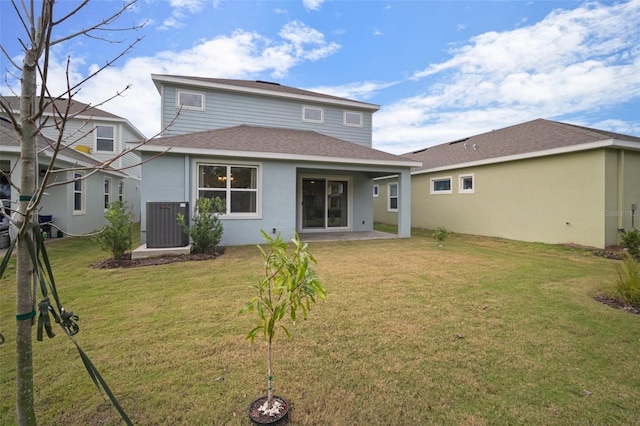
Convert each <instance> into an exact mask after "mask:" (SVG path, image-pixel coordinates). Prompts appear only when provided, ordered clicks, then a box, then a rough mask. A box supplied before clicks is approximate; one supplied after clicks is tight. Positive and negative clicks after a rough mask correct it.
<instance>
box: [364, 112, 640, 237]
mask: <svg viewBox="0 0 640 426" xmlns="http://www.w3.org/2000/svg"><path fill="white" fill-rule="evenodd" d="M403 157H405V158H408V159H411V160H414V161H420V162H422V166H421V167H418V168H415V169H413V171H412V187H411V188H412V191H411V198H412V204H411V205H412V215H411V217H412V224H413V226H414V227H417V228H424V229H435V228H436V227H439V226H444V227H446V228H447V229H448V230H450V231H453V232H459V233H465V234H476V235H487V236H495V237H502V238H509V239H515V240H522V241H538V242H545V243H553V244H560V243H572V244H579V245H584V246H591V247H598V248H604V247H606V246H610V245H615V244H617V243H618V242H619V232H618V230H619V229H625V230H630V229H633V228H634V227H635V228H636V229H640V215H639V210H638V204H640V137H637V136H629V135H622V134H618V133H612V132H607V131H603V130H597V129H591V128H586V127H581V126H575V125H570V124H566V123H560V122H555V121H549V120H543V119H538V120H533V121H529V122H526V123H522V124H518V125H515V126H510V127H506V128H504V129H499V130H494V131H491V132H487V133H483V134H479V135H475V136H470V137H468V138H464V139H459V140H456V141H453V142H449V143H444V144H440V145H436V146H432V147H429V148H425V149H422V150H418V151H415V152H411V153H408V154H405V155H403ZM396 182H397V178H396V177H395V176H388V177H385V178H383V179H377V180H376V181H375V185H376V188H377V190H378V196H377V197H376V196H375V195H374V205H375V214H374V217H375V220H376V221H378V222H383V223H390V224H393V223H396V218H397V213H396V212H395V211H393V209H392V208H390V207H389V203H390V201H389V200H390V199H394V201H393V202H394V203H397V202H398V200H397V196H396V195H393V191H394V188H395V186H394V185H395V184H396ZM389 191H392V192H391V195H390V192H389ZM400 201H401V200H400Z"/></svg>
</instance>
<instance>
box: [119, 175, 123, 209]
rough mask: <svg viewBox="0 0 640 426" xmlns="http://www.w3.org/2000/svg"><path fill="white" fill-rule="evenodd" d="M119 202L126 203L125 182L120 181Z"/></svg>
mask: <svg viewBox="0 0 640 426" xmlns="http://www.w3.org/2000/svg"><path fill="white" fill-rule="evenodd" d="M118 201H120V202H121V203H124V181H122V180H121V181H118Z"/></svg>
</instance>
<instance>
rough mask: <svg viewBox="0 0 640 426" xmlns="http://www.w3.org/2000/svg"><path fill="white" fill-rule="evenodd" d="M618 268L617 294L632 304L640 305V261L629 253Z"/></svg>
mask: <svg viewBox="0 0 640 426" xmlns="http://www.w3.org/2000/svg"><path fill="white" fill-rule="evenodd" d="M629 253H631V252H629ZM616 269H617V272H618V281H617V283H616V288H615V293H616V296H618V297H620V298H621V299H622V300H624V301H625V302H627V303H629V304H630V305H633V306H637V307H640V262H638V260H636V259H635V258H634V257H633V256H631V254H627V255H626V256H625V258H624V259H623V261H622V265H617V268H616Z"/></svg>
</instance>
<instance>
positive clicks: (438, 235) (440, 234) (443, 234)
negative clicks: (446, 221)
mask: <svg viewBox="0 0 640 426" xmlns="http://www.w3.org/2000/svg"><path fill="white" fill-rule="evenodd" d="M449 234H450V232H449V231H447V228H444V227H442V226H439V227H437V228H436V230H435V231H434V232H433V239H434V240H436V242H437V243H439V244H442V243H444V242H445V240H446V239H447V238H448V237H449Z"/></svg>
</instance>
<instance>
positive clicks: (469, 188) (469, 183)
mask: <svg viewBox="0 0 640 426" xmlns="http://www.w3.org/2000/svg"><path fill="white" fill-rule="evenodd" d="M473 181H474V175H473V173H471V174H468V175H460V177H459V181H458V193H460V194H473V193H474V192H475V186H474V182H473Z"/></svg>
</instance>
